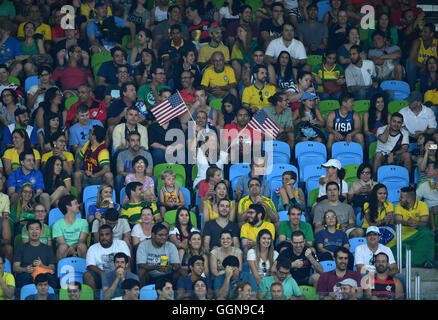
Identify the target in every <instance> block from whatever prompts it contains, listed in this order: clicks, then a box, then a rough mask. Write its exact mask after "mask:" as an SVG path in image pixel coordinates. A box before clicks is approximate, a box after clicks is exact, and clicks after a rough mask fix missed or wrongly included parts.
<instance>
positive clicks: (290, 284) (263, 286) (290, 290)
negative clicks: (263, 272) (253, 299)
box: [258, 276, 301, 300]
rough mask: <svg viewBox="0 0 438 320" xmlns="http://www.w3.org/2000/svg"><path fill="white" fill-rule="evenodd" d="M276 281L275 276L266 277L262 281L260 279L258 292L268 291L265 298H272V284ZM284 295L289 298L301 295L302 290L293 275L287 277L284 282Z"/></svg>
mask: <svg viewBox="0 0 438 320" xmlns="http://www.w3.org/2000/svg"><path fill="white" fill-rule="evenodd" d="M274 282H275V280H274V277H273V276H269V277H264V278H263V279H262V281H260V285H259V289H258V292H266V295H265V299H267V300H268V299H272V296H271V285H272V284H273V283H274ZM282 285H283V290H284V295H285V296H286V298H287V299H289V298H291V297H299V296H301V290H300V288H299V287H298V284H297V282H296V281H295V279H294V278H292V277H287V278H286V279H284V281H283V282H282Z"/></svg>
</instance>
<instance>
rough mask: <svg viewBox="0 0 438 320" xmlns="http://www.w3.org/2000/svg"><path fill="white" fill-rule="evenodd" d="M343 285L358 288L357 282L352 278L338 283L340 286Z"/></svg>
mask: <svg viewBox="0 0 438 320" xmlns="http://www.w3.org/2000/svg"><path fill="white" fill-rule="evenodd" d="M341 285H344V286H350V287H353V288H357V281H356V280H354V279H351V278H347V279H344V280H342V281H341V282H338V286H341Z"/></svg>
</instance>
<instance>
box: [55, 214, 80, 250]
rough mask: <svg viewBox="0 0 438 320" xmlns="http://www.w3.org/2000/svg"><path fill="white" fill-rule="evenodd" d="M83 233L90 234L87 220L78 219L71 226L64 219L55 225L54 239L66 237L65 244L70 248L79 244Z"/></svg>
mask: <svg viewBox="0 0 438 320" xmlns="http://www.w3.org/2000/svg"><path fill="white" fill-rule="evenodd" d="M81 232H85V233H87V234H88V222H87V220H85V219H79V218H76V220H75V222H74V223H73V224H72V225H71V226H69V225H68V224H66V223H65V220H64V218H62V219H60V220H58V221H56V222H55V224H54V225H53V238H54V239H56V238H58V237H64V240H65V243H67V244H68V245H69V246H71V245H73V244H75V243H78V241H79V237H80V236H81Z"/></svg>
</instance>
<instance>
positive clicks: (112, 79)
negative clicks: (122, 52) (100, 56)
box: [97, 60, 134, 85]
mask: <svg viewBox="0 0 438 320" xmlns="http://www.w3.org/2000/svg"><path fill="white" fill-rule="evenodd" d="M128 72H129V75H130V76H133V75H134V68H132V66H131V65H129V64H128ZM116 73H117V68H116V66H115V65H114V62H113V61H112V60H111V61H106V62H104V63H102V65H101V66H100V68H99V71H97V75H98V76H99V77H103V78H105V81H106V82H107V83H108V84H115V85H116V84H117V83H118V82H119V80H118V79H117V77H116Z"/></svg>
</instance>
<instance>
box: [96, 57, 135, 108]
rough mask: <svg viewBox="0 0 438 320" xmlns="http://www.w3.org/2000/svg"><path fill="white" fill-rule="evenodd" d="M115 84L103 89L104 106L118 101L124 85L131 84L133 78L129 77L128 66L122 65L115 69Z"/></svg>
mask: <svg viewBox="0 0 438 320" xmlns="http://www.w3.org/2000/svg"><path fill="white" fill-rule="evenodd" d="M116 78H117V83H115V84H110V85H108V86H106V87H105V93H104V99H103V101H104V102H105V103H106V105H110V104H111V103H112V102H114V101H115V100H118V99H119V98H120V95H121V89H122V88H123V84H125V83H133V80H134V78H133V77H132V76H130V75H129V65H127V64H122V65H118V66H117V67H116Z"/></svg>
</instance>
